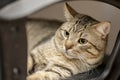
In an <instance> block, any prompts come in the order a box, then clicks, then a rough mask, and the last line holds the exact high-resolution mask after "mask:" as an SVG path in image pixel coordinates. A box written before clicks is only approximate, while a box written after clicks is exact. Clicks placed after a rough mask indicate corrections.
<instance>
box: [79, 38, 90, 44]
mask: <svg viewBox="0 0 120 80" xmlns="http://www.w3.org/2000/svg"><path fill="white" fill-rule="evenodd" d="M78 42H79V43H80V44H86V43H87V42H88V41H87V40H86V39H83V38H80V39H79V40H78Z"/></svg>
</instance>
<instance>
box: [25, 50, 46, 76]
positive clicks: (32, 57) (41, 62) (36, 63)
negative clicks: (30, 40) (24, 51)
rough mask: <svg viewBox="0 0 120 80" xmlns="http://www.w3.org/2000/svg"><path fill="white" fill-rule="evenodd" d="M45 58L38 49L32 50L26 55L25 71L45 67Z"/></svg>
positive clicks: (31, 71)
mask: <svg viewBox="0 0 120 80" xmlns="http://www.w3.org/2000/svg"><path fill="white" fill-rule="evenodd" d="M47 63H48V62H47V60H46V58H45V57H44V54H42V53H41V52H40V51H39V50H34V51H32V52H31V53H30V54H29V55H28V61H27V72H28V74H29V72H30V74H32V73H34V72H36V71H38V70H42V69H43V68H45V66H46V64H47Z"/></svg>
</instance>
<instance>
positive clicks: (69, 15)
mask: <svg viewBox="0 0 120 80" xmlns="http://www.w3.org/2000/svg"><path fill="white" fill-rule="evenodd" d="M77 14H78V13H77V12H76V11H75V10H74V9H73V8H72V7H71V6H70V5H68V4H67V3H65V7H64V15H65V18H66V20H67V21H70V20H71V19H73V18H74V17H75V16H76V15H77Z"/></svg>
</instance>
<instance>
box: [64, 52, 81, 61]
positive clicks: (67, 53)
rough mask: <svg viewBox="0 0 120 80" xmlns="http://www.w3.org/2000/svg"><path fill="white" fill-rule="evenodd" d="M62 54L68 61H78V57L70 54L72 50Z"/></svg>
mask: <svg viewBox="0 0 120 80" xmlns="http://www.w3.org/2000/svg"><path fill="white" fill-rule="evenodd" d="M64 54H65V56H66V57H67V58H69V59H79V58H78V56H77V55H75V54H74V53H73V52H72V50H67V51H66V52H65V53H64Z"/></svg>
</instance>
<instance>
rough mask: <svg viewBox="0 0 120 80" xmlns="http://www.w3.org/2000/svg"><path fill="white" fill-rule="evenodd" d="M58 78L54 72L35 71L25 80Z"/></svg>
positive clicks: (51, 79)
mask: <svg viewBox="0 0 120 80" xmlns="http://www.w3.org/2000/svg"><path fill="white" fill-rule="evenodd" d="M59 78H60V76H59V75H58V74H56V73H54V72H49V71H48V72H46V71H37V72H35V73H34V74H32V75H29V76H28V77H27V80H60V79H59Z"/></svg>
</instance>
